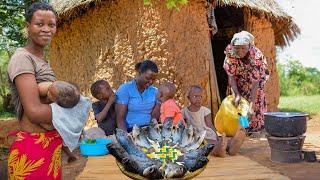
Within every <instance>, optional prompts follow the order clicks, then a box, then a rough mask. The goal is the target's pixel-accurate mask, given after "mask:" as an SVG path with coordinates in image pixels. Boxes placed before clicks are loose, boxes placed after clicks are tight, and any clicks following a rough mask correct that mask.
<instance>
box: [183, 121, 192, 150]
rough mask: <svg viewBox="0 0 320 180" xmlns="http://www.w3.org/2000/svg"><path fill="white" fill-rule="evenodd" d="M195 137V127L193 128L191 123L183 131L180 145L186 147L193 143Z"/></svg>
mask: <svg viewBox="0 0 320 180" xmlns="http://www.w3.org/2000/svg"><path fill="white" fill-rule="evenodd" d="M193 138H194V129H193V126H192V125H190V126H189V127H187V128H185V129H184V130H183V132H182V139H181V142H180V147H182V148H184V147H185V146H187V145H188V144H190V143H192V141H193Z"/></svg>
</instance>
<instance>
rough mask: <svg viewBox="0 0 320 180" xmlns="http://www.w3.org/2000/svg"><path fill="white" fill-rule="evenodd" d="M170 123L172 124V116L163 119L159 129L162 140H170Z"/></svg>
mask: <svg viewBox="0 0 320 180" xmlns="http://www.w3.org/2000/svg"><path fill="white" fill-rule="evenodd" d="M172 124H173V119H172V118H167V119H165V121H164V123H163V125H162V130H161V137H162V142H172V137H171V132H172Z"/></svg>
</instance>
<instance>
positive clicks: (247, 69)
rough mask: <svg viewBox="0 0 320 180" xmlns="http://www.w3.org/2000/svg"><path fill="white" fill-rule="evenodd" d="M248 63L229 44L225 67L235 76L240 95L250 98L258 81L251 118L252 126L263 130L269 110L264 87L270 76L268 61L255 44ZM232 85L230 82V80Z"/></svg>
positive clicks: (251, 48)
mask: <svg viewBox="0 0 320 180" xmlns="http://www.w3.org/2000/svg"><path fill="white" fill-rule="evenodd" d="M248 53H249V54H248V56H246V57H247V58H248V60H249V61H248V63H245V62H244V61H243V60H242V59H240V58H239V57H238V56H237V54H236V51H235V49H234V47H233V46H232V45H228V46H227V47H226V50H225V54H226V58H225V61H224V65H223V67H224V69H225V71H226V72H227V74H228V76H233V77H234V79H235V81H236V84H237V87H238V91H239V93H240V95H241V96H242V97H244V98H246V99H247V100H249V99H250V92H251V89H252V84H253V82H254V81H258V89H257V93H256V101H255V102H254V104H255V105H254V109H253V110H254V116H252V117H251V119H250V128H251V129H255V130H261V129H262V128H263V126H264V115H263V113H265V112H267V103H266V98H265V92H264V87H265V84H266V81H267V80H268V78H269V71H268V69H267V61H266V58H265V57H264V56H263V54H262V52H261V51H260V50H259V49H258V48H257V47H255V46H253V45H252V46H250V48H249V52H248ZM229 85H230V82H229Z"/></svg>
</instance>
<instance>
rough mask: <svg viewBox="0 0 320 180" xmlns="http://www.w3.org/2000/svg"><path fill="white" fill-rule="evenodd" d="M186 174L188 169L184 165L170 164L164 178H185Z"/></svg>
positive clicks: (167, 165)
mask: <svg viewBox="0 0 320 180" xmlns="http://www.w3.org/2000/svg"><path fill="white" fill-rule="evenodd" d="M186 172H187V169H186V168H185V167H184V166H183V165H179V164H176V163H172V162H170V163H168V164H166V168H165V170H164V173H163V174H164V178H180V177H183V176H184V175H185V174H186Z"/></svg>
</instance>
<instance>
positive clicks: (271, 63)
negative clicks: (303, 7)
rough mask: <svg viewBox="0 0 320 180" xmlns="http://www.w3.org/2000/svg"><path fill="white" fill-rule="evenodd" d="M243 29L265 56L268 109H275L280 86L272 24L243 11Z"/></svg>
mask: <svg viewBox="0 0 320 180" xmlns="http://www.w3.org/2000/svg"><path fill="white" fill-rule="evenodd" d="M244 16H245V29H246V30H248V31H249V32H251V33H252V34H253V35H254V36H255V41H254V42H255V45H256V46H257V47H258V48H259V49H260V50H261V51H262V53H263V54H264V55H265V57H266V58H267V63H268V69H269V72H270V74H271V75H270V78H269V80H268V82H267V84H266V89H265V90H266V98H267V105H268V111H276V110H277V106H278V104H279V97H280V86H279V76H278V72H277V67H276V49H275V37H274V31H273V29H272V24H271V23H270V22H269V21H268V20H267V19H266V18H263V17H257V16H254V15H252V14H250V13H249V12H248V11H247V10H245V11H244Z"/></svg>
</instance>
